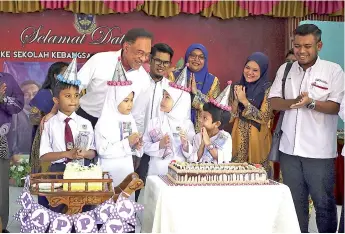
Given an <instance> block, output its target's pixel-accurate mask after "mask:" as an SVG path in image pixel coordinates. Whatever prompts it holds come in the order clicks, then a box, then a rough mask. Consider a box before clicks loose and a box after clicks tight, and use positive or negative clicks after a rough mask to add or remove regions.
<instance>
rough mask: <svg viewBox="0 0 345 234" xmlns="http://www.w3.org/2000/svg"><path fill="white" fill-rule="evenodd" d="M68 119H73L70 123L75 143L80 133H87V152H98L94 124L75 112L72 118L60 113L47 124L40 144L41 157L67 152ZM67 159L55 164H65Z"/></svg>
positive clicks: (57, 161)
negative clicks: (66, 121) (66, 126)
mask: <svg viewBox="0 0 345 234" xmlns="http://www.w3.org/2000/svg"><path fill="white" fill-rule="evenodd" d="M66 118H71V120H70V121H69V122H68V124H69V126H70V128H71V130H72V135H73V139H74V142H76V138H77V136H78V134H79V132H80V131H83V132H87V133H88V135H89V143H88V147H87V148H86V150H90V149H92V150H96V147H95V137H94V131H93V127H92V124H91V122H90V121H89V120H87V119H85V118H83V117H81V116H79V115H77V114H76V113H75V112H73V113H72V114H71V115H70V116H67V115H65V114H64V113H62V112H60V111H58V113H57V114H56V115H54V116H53V117H51V118H50V119H49V120H48V121H47V122H46V123H45V124H44V129H43V131H42V134H41V144H40V157H42V156H43V155H45V154H47V153H51V152H64V151H66V143H65V125H66V123H65V122H64V121H65V119H66ZM65 161H66V159H59V160H56V161H54V162H52V164H54V163H63V162H65Z"/></svg>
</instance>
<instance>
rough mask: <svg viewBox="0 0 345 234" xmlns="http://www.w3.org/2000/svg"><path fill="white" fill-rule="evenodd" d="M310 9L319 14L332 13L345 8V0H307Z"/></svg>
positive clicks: (306, 3)
mask: <svg viewBox="0 0 345 234" xmlns="http://www.w3.org/2000/svg"><path fill="white" fill-rule="evenodd" d="M304 4H305V6H306V7H308V9H309V11H310V12H312V13H316V14H318V15H323V14H332V13H334V12H337V11H339V10H340V9H344V1H305V3H304Z"/></svg>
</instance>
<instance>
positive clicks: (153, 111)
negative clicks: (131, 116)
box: [144, 77, 170, 128]
mask: <svg viewBox="0 0 345 234" xmlns="http://www.w3.org/2000/svg"><path fill="white" fill-rule="evenodd" d="M169 82H170V81H169V80H168V79H167V78H165V77H163V78H162V80H160V81H158V82H155V81H154V80H153V79H152V78H151V77H150V87H149V89H148V90H147V94H148V97H149V100H148V105H147V108H146V114H145V124H144V126H145V128H146V126H147V124H148V122H149V120H150V119H153V118H156V117H158V116H159V115H161V114H162V111H161V110H160V104H161V101H162V98H163V87H164V86H167V85H168V84H169Z"/></svg>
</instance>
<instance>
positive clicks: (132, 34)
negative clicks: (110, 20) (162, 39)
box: [121, 28, 153, 46]
mask: <svg viewBox="0 0 345 234" xmlns="http://www.w3.org/2000/svg"><path fill="white" fill-rule="evenodd" d="M139 37H144V38H149V39H151V40H153V34H152V33H150V32H148V31H146V30H145V29H144V28H132V29H131V30H129V31H128V32H127V33H126V35H125V37H124V38H123V40H122V41H121V46H122V45H123V44H124V43H125V42H128V43H134V42H135V41H136V40H137V39H138V38H139Z"/></svg>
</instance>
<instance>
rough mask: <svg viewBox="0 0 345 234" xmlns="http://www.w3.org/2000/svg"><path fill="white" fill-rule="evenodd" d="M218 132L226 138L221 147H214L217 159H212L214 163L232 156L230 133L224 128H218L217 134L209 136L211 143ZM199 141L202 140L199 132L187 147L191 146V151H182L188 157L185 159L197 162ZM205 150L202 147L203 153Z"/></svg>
mask: <svg viewBox="0 0 345 234" xmlns="http://www.w3.org/2000/svg"><path fill="white" fill-rule="evenodd" d="M220 133H222V134H224V135H225V136H226V137H227V140H226V141H225V143H224V145H223V146H222V147H221V148H220V147H216V148H217V152H218V160H214V162H215V163H223V162H230V161H231V158H232V139H231V135H230V134H229V133H228V132H226V131H224V130H220V131H219V132H218V133H217V135H215V136H213V137H211V138H210V141H211V143H212V142H213V141H214V140H215V139H216V138H217V137H218V135H219V134H220ZM201 141H202V137H201V132H199V133H197V134H196V135H195V136H194V138H193V142H192V143H191V144H190V145H189V147H191V148H192V152H191V153H188V152H185V151H183V155H184V156H185V157H186V158H187V159H188V160H187V161H189V162H197V161H198V150H199V148H200V145H201ZM205 151H207V148H206V147H205V149H204V153H205Z"/></svg>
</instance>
